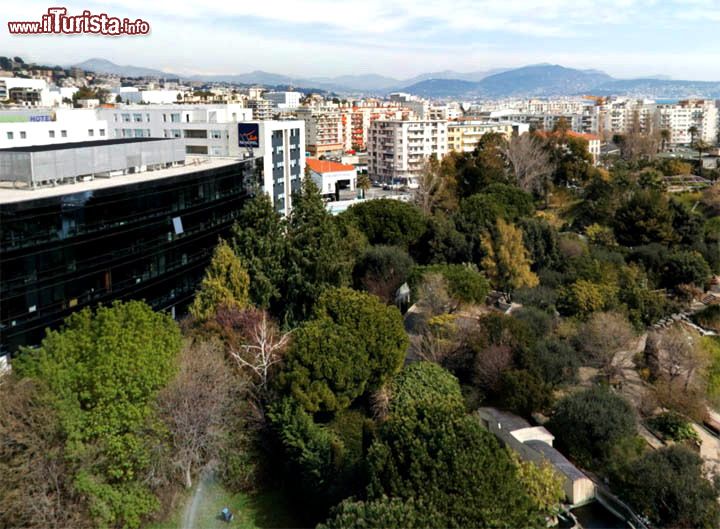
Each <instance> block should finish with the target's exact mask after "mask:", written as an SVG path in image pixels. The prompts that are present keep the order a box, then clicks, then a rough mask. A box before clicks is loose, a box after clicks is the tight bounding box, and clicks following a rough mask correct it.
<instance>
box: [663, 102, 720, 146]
mask: <svg viewBox="0 0 720 529" xmlns="http://www.w3.org/2000/svg"><path fill="white" fill-rule="evenodd" d="M657 112H658V114H659V118H658V121H659V126H660V130H669V131H670V143H671V144H675V145H689V144H690V143H691V142H692V141H693V139H696V140H702V141H704V142H707V143H712V144H715V143H717V141H718V108H717V105H716V104H715V101H708V100H702V99H700V100H687V101H680V102H678V103H677V104H668V105H658V106H657ZM693 127H694V128H695V129H696V130H697V134H695V138H693V134H691V133H690V130H691V129H692V128H693Z"/></svg>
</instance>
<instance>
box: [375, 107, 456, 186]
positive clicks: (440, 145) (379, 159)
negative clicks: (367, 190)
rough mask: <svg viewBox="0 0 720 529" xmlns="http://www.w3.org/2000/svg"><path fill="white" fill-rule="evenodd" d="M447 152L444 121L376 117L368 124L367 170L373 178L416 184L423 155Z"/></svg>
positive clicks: (427, 156)
mask: <svg viewBox="0 0 720 529" xmlns="http://www.w3.org/2000/svg"><path fill="white" fill-rule="evenodd" d="M447 152H448V124H447V122H446V121H421V120H407V121H402V120H377V121H374V122H373V123H372V124H371V125H370V131H369V135H368V172H369V174H370V178H372V179H374V180H380V181H382V182H386V183H392V184H400V185H407V186H408V187H411V188H412V187H416V186H417V177H418V176H419V175H420V172H421V171H422V169H423V166H424V165H425V163H426V161H427V159H428V158H429V157H430V156H436V157H437V158H442V157H443V156H445V155H446V154H447Z"/></svg>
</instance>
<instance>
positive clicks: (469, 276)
mask: <svg viewBox="0 0 720 529" xmlns="http://www.w3.org/2000/svg"><path fill="white" fill-rule="evenodd" d="M427 274H440V275H441V276H443V277H444V278H445V280H446V281H447V285H448V294H450V296H451V297H452V298H453V299H455V300H456V301H458V302H460V303H480V304H481V303H484V302H485V298H486V297H487V295H488V293H489V291H490V285H489V283H488V281H487V279H485V276H483V275H482V274H481V273H480V272H479V271H478V270H477V267H473V266H471V265H461V264H437V265H430V266H418V267H416V268H415V269H414V270H413V271H412V273H411V274H410V277H409V281H410V286H411V287H412V288H413V289H417V287H418V286H419V285H420V283H421V282H422V279H423V277H424V276H426V275H427Z"/></svg>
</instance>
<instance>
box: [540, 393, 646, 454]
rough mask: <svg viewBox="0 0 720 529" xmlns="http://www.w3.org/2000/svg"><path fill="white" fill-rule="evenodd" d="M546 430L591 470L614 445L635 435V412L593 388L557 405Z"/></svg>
mask: <svg viewBox="0 0 720 529" xmlns="http://www.w3.org/2000/svg"><path fill="white" fill-rule="evenodd" d="M548 429H549V430H550V431H551V432H553V434H555V437H556V439H557V442H558V446H559V447H560V448H561V450H563V451H564V452H565V453H567V454H568V455H569V456H570V457H571V458H573V459H575V460H577V461H578V462H580V463H581V464H583V465H587V466H590V467H593V466H598V465H601V464H603V463H604V461H605V460H606V459H607V457H608V456H609V454H610V453H611V451H612V448H613V446H614V445H616V444H617V443H618V442H620V441H622V440H623V439H625V438H627V437H630V436H632V435H634V434H635V413H634V411H633V408H632V406H630V404H629V403H628V402H627V401H626V400H625V399H623V398H622V397H620V396H618V395H616V394H615V393H612V392H611V391H610V390H608V389H607V388H604V387H602V386H595V387H593V388H591V389H587V390H583V391H580V392H578V393H573V394H571V395H568V396H567V397H565V398H563V399H562V400H561V401H560V402H558V403H557V405H556V406H555V410H554V413H553V416H552V418H551V419H550V422H549V424H548Z"/></svg>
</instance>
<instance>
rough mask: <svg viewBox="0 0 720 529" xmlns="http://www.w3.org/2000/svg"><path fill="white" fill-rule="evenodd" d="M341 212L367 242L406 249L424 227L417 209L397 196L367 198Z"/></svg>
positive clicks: (422, 219)
mask: <svg viewBox="0 0 720 529" xmlns="http://www.w3.org/2000/svg"><path fill="white" fill-rule="evenodd" d="M343 215H346V216H348V217H349V218H350V219H352V220H353V221H354V222H355V224H356V225H357V227H358V228H359V229H360V230H361V231H362V232H363V233H364V234H365V235H366V236H367V238H368V241H369V242H370V244H385V245H388V246H399V247H401V248H405V249H408V248H409V247H410V246H411V245H413V244H415V243H416V242H417V241H418V240H419V239H420V237H422V236H423V234H424V233H425V230H426V229H427V226H426V221H425V218H424V217H423V214H422V212H421V211H420V209H418V208H417V206H414V205H412V204H408V203H406V202H402V201H400V200H391V199H381V200H368V201H367V202H361V203H359V204H355V205H354V206H353V207H351V208H349V209H348V210H347V211H346V212H345V213H343Z"/></svg>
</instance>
